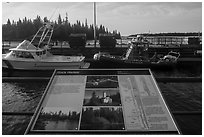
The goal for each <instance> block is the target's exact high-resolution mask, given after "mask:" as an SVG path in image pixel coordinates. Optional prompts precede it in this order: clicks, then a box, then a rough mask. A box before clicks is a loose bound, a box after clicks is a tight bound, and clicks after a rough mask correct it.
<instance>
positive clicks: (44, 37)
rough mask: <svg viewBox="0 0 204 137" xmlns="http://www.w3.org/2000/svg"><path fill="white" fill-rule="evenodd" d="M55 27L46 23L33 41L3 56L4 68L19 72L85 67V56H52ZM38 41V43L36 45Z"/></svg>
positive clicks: (24, 42)
mask: <svg viewBox="0 0 204 137" xmlns="http://www.w3.org/2000/svg"><path fill="white" fill-rule="evenodd" d="M53 28H54V26H53V25H52V24H50V23H45V24H44V26H43V27H41V28H40V29H39V30H38V32H37V33H36V35H35V36H34V37H33V39H32V40H31V42H30V41H28V40H24V41H23V42H22V43H20V44H19V45H18V46H17V47H16V48H12V49H9V50H10V52H9V53H7V54H3V55H2V67H3V68H7V69H19V70H54V69H79V68H82V67H83V66H84V59H85V57H84V56H58V55H52V54H51V53H50V52H49V51H48V50H49V43H50V39H51V36H52V33H53ZM36 40H37V41H38V42H37V44H36Z"/></svg>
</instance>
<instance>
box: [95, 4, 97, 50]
mask: <svg viewBox="0 0 204 137" xmlns="http://www.w3.org/2000/svg"><path fill="white" fill-rule="evenodd" d="M96 41H97V39H96V2H94V47H95V48H96Z"/></svg>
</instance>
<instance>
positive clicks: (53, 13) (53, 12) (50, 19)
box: [49, 8, 57, 22]
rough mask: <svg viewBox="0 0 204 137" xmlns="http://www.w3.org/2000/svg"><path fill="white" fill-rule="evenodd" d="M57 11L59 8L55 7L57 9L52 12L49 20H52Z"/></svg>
mask: <svg viewBox="0 0 204 137" xmlns="http://www.w3.org/2000/svg"><path fill="white" fill-rule="evenodd" d="M56 11H57V8H56V9H55V11H54V12H53V13H52V15H51V16H50V18H49V22H50V20H51V18H52V17H53V16H54V14H55V12H56Z"/></svg>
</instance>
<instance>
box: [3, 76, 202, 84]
mask: <svg viewBox="0 0 204 137" xmlns="http://www.w3.org/2000/svg"><path fill="white" fill-rule="evenodd" d="M155 79H156V81H157V82H164V83H166V82H172V83H174V82H175V83H185V82H202V78H201V77H156V78H155ZM49 80H50V77H2V82H30V81H35V82H41V81H49Z"/></svg>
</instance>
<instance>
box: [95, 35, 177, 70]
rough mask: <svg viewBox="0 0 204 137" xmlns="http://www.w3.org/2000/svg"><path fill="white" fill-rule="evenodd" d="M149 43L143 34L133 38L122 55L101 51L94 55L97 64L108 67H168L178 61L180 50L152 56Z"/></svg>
mask: <svg viewBox="0 0 204 137" xmlns="http://www.w3.org/2000/svg"><path fill="white" fill-rule="evenodd" d="M148 48H149V43H148V41H146V40H145V39H144V38H143V37H142V36H138V37H137V39H133V40H132V41H131V43H130V45H129V47H128V49H127V51H126V53H125V54H124V55H122V56H115V55H110V54H109V53H104V52H99V53H96V54H95V55H94V57H93V58H94V60H95V62H94V63H95V64H97V65H100V64H101V65H107V66H106V67H108V66H110V67H124V68H126V67H130V68H132V67H136V68H137V67H168V66H173V65H175V64H176V63H177V60H178V58H179V56H180V53H179V52H173V51H170V52H169V53H168V54H167V55H165V56H162V57H159V56H158V55H157V53H156V52H155V54H154V55H153V56H152V57H151V58H150V57H149V54H148Z"/></svg>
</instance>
